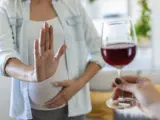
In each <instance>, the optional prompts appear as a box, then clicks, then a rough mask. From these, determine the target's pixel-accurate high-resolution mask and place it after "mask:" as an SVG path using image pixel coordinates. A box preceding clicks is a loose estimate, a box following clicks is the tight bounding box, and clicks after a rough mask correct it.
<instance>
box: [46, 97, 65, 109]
mask: <svg viewBox="0 0 160 120" xmlns="http://www.w3.org/2000/svg"><path fill="white" fill-rule="evenodd" d="M65 103H66V102H65V101H64V100H63V99H59V100H57V102H54V103H53V104H50V105H49V106H48V107H49V108H55V107H59V106H61V105H63V104H65Z"/></svg>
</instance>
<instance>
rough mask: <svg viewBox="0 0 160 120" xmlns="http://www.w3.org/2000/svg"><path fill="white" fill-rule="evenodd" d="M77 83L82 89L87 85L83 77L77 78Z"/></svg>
mask: <svg viewBox="0 0 160 120" xmlns="http://www.w3.org/2000/svg"><path fill="white" fill-rule="evenodd" d="M78 81H79V83H78V84H79V86H80V87H81V88H83V87H84V86H85V85H86V84H87V82H86V80H85V79H84V78H83V77H81V78H79V79H78Z"/></svg>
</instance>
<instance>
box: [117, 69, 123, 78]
mask: <svg viewBox="0 0 160 120" xmlns="http://www.w3.org/2000/svg"><path fill="white" fill-rule="evenodd" d="M117 71H118V77H119V78H120V77H121V71H122V69H117Z"/></svg>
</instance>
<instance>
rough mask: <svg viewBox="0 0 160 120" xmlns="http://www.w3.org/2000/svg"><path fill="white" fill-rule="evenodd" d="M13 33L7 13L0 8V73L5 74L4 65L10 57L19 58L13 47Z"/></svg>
mask: <svg viewBox="0 0 160 120" xmlns="http://www.w3.org/2000/svg"><path fill="white" fill-rule="evenodd" d="M15 48H16V47H15V43H14V40H13V34H12V30H11V27H10V25H9V21H8V18H7V13H6V11H5V10H4V9H2V8H0V74H1V75H4V76H6V74H5V65H6V63H7V61H8V59H10V58H19V54H18V52H17V51H16V49H15Z"/></svg>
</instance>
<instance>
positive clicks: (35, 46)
mask: <svg viewBox="0 0 160 120" xmlns="http://www.w3.org/2000/svg"><path fill="white" fill-rule="evenodd" d="M38 57H39V46H38V40H35V42H34V58H35V60H37V58H38Z"/></svg>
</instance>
